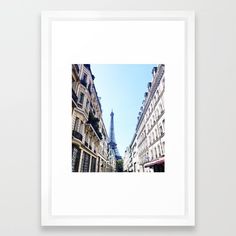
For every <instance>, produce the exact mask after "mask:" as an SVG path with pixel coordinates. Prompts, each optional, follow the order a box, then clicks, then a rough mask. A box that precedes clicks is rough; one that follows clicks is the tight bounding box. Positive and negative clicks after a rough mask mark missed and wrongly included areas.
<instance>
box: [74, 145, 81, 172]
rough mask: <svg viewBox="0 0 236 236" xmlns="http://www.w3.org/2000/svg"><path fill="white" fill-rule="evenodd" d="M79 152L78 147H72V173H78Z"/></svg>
mask: <svg viewBox="0 0 236 236" xmlns="http://www.w3.org/2000/svg"><path fill="white" fill-rule="evenodd" d="M80 153H81V150H80V149H79V148H78V147H75V146H72V172H78V171H79V163H80Z"/></svg>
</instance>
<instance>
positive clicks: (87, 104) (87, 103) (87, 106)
mask: <svg viewBox="0 0 236 236" xmlns="http://www.w3.org/2000/svg"><path fill="white" fill-rule="evenodd" d="M88 108H89V100H88V99H87V101H86V109H88Z"/></svg>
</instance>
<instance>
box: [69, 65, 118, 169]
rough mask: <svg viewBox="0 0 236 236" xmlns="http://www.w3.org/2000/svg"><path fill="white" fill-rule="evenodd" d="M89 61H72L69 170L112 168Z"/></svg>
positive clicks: (98, 99) (106, 136) (106, 135)
mask: <svg viewBox="0 0 236 236" xmlns="http://www.w3.org/2000/svg"><path fill="white" fill-rule="evenodd" d="M94 79H95V76H94V75H93V74H92V71H91V67H90V64H73V65H72V172H107V171H114V170H113V167H112V164H111V161H110V159H111V158H109V151H108V134H107V131H106V128H105V125H104V122H103V119H102V108H101V103H100V98H99V97H98V94H97V91H96V87H95V84H94Z"/></svg>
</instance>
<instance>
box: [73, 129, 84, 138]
mask: <svg viewBox="0 0 236 236" xmlns="http://www.w3.org/2000/svg"><path fill="white" fill-rule="evenodd" d="M72 135H73V137H75V138H77V139H79V140H80V141H82V140H83V135H82V134H81V133H80V132H78V131H76V130H73V132H72Z"/></svg>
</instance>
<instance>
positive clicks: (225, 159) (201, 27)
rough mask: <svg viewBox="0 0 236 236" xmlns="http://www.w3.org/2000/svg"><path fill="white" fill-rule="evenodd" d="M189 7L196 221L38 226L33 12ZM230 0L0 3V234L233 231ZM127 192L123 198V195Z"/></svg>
mask: <svg viewBox="0 0 236 236" xmlns="http://www.w3.org/2000/svg"><path fill="white" fill-rule="evenodd" d="M138 9H141V10H142V9H143V10H195V11H196V222H197V224H196V227H153V228H148V227H143V228H137V227H123V228H122V227H121V228H119V227H108V228H106V227H98V228H79V227H50V228H42V227H40V12H41V10H138ZM235 9H236V5H235V1H234V0H224V1H223V0H222V1H220V0H196V1H194V0H165V1H160V0H155V1H154V0H143V1H141V0H139V1H137V0H119V1H118V0H117V1H109V0H100V1H96V0H86V1H81V0H67V1H66V0H51V1H48V0H41V1H32V0H21V1H17V0H8V1H1V3H0V82H1V85H0V109H1V110H0V234H1V235H4V236H10V235H14V236H15V235H34V236H45V235H62V236H67V235H78V234H79V235H88V236H89V235H114V236H115V235H121V234H122V235H144V234H145V235H157V234H159V235H164V236H169V235H181V236H183V235H196V236H200V235H214V236H218V235H222V234H224V235H236V227H235V218H236V217H235V212H236V203H235V199H236V184H235V179H236V174H235V167H236V155H235V134H234V133H235V131H236V125H235V121H236V109H235V102H234V101H235V100H236V94H235V88H236V76H235V71H234V70H235V67H236V59H235V55H236V47H235V42H236V26H235V24H236V14H235ZM127 197H128V196H127Z"/></svg>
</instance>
